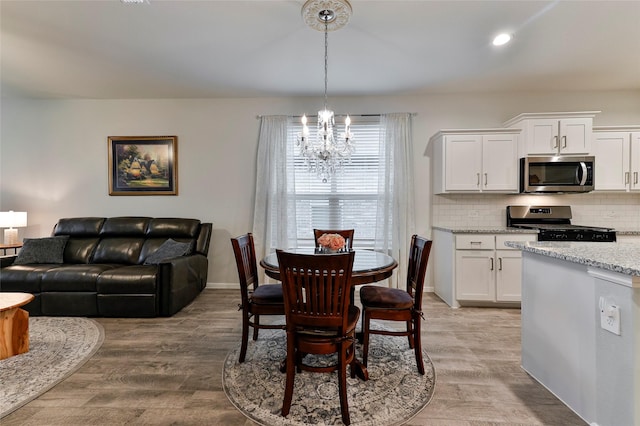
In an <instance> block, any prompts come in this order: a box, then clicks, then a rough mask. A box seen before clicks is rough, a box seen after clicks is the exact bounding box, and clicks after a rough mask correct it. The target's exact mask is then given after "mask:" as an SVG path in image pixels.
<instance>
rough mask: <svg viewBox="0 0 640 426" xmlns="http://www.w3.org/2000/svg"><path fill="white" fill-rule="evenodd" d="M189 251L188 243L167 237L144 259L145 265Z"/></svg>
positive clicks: (157, 262)
mask: <svg viewBox="0 0 640 426" xmlns="http://www.w3.org/2000/svg"><path fill="white" fill-rule="evenodd" d="M190 252H191V244H190V243H181V242H178V241H175V240H173V239H171V238H169V239H168V240H167V241H165V242H164V243H162V245H161V246H160V247H158V249H157V250H156V251H154V252H153V253H151V254H150V255H149V256H147V258H146V259H145V261H144V264H145V265H157V264H159V263H162V262H163V261H164V260H166V259H171V258H174V257H179V256H184V255H186V254H189V253H190Z"/></svg>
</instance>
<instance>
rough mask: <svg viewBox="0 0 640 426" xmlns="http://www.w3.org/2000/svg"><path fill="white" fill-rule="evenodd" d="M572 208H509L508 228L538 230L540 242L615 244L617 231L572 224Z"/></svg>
mask: <svg viewBox="0 0 640 426" xmlns="http://www.w3.org/2000/svg"><path fill="white" fill-rule="evenodd" d="M571 217H572V216H571V206H507V226H511V227H514V228H526V229H537V230H538V241H600V242H615V241H616V231H615V229H612V228H598V227H593V226H581V225H572V224H571Z"/></svg>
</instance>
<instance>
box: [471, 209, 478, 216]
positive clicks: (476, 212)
mask: <svg viewBox="0 0 640 426" xmlns="http://www.w3.org/2000/svg"><path fill="white" fill-rule="evenodd" d="M478 216H479V214H478V210H469V217H478Z"/></svg>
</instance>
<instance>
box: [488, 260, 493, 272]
mask: <svg viewBox="0 0 640 426" xmlns="http://www.w3.org/2000/svg"><path fill="white" fill-rule="evenodd" d="M489 260H491V270H492V271H493V257H491V258H489Z"/></svg>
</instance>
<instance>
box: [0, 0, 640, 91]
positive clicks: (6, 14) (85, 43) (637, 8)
mask: <svg viewBox="0 0 640 426" xmlns="http://www.w3.org/2000/svg"><path fill="white" fill-rule="evenodd" d="M303 3H304V1H303V0H296V1H294V0H288V1H279V0H254V1H241V0H234V1H216V0H209V1H207V0H200V1H196V0H192V1H187V0H182V1H180V0H171V1H170V0H147V3H144V4H141V5H135V4H123V3H121V2H120V1H119V0H82V1H80V0H75V1H60V0H44V1H25V0H17V1H14V0H0V30H1V61H2V62H1V63H0V77H1V80H2V86H1V91H2V95H3V96H15V95H23V96H34V97H44V98H98V99H100V98H215V97H264V96H278V97H279V96H317V95H321V94H322V91H323V89H324V78H323V68H324V35H323V33H322V32H318V31H315V30H312V29H310V28H309V27H307V26H306V25H305V24H304V22H303V21H302V18H301V14H300V12H301V8H302V4H303ZM351 3H352V6H353V16H352V18H351V21H350V22H349V24H348V25H347V26H346V27H345V28H343V29H341V30H339V31H336V32H332V33H330V34H329V96H338V95H344V96H359V95H387V94H425V93H438V92H439V93H442V92H447V93H449V92H479V91H485V92H486V91H510V90H519V91H537V90H545V91H546V90H631V89H633V90H638V89H640V1H638V0H631V1H613V0H604V1H524V0H523V1H483V0H477V1H428V0H411V1H403V0H389V1H382V0H352V1H351ZM501 31H508V32H511V33H513V34H514V40H513V41H512V43H510V44H509V45H507V46H505V47H503V48H495V47H493V46H491V44H490V42H491V39H492V38H493V36H494V35H495V34H497V33H498V32H501Z"/></svg>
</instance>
